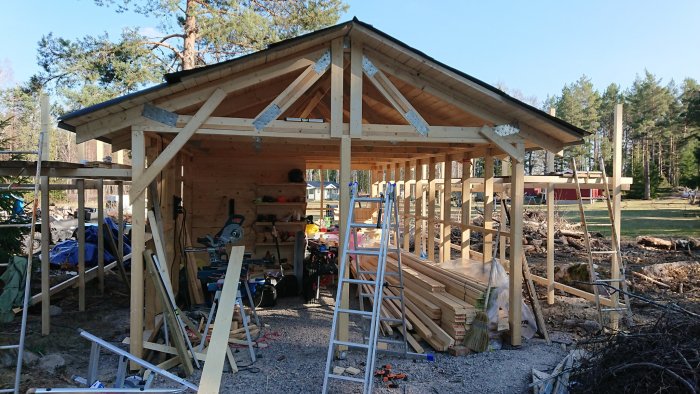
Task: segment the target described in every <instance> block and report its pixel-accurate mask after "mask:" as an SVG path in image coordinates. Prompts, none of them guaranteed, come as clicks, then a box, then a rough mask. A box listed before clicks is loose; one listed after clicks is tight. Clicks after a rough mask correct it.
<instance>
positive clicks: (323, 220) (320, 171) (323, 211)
mask: <svg viewBox="0 0 700 394" xmlns="http://www.w3.org/2000/svg"><path fill="white" fill-rule="evenodd" d="M318 180H319V182H318V183H319V189H321V191H320V193H321V198H320V201H319V203H320V204H321V205H320V208H321V209H320V212H319V214H320V215H321V220H320V221H319V225H320V226H321V228H324V227H326V225H325V222H326V220H325V219H326V211H325V208H324V206H323V203H324V201H323V199H324V196H323V194H324V192H325V190H324V188H323V169H322V168H321V169H319V170H318ZM344 186H346V185H340V188H341V189H342V188H343V187H344Z"/></svg>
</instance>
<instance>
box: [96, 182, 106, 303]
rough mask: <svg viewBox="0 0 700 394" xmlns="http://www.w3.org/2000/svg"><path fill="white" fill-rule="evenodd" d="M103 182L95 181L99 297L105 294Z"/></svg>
mask: <svg viewBox="0 0 700 394" xmlns="http://www.w3.org/2000/svg"><path fill="white" fill-rule="evenodd" d="M104 191H105V190H104V180H102V179H98V180H97V223H98V224H97V228H98V230H97V285H98V287H99V289H100V295H104V293H105V237H104V231H102V229H103V227H102V224H103V223H104V222H105V209H104Z"/></svg>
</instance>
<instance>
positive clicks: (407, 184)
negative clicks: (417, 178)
mask: <svg viewBox="0 0 700 394" xmlns="http://www.w3.org/2000/svg"><path fill="white" fill-rule="evenodd" d="M410 215H411V162H410V161H407V162H405V163H404V166H403V217H402V219H401V220H402V223H403V234H402V236H403V250H404V251H406V252H408V250H409V248H410V247H411V237H410V231H409V229H410V228H411V226H410V224H411V220H410Z"/></svg>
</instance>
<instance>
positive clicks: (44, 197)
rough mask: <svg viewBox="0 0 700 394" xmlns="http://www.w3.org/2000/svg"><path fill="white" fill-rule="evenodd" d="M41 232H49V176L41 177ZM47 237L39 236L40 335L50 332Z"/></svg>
mask: <svg viewBox="0 0 700 394" xmlns="http://www.w3.org/2000/svg"><path fill="white" fill-rule="evenodd" d="M40 181H41V234H42V235H45V234H51V224H50V223H49V220H50V219H49V177H47V176H42V177H41V180H40ZM50 270H51V266H50V263H49V237H48V236H42V237H41V335H49V334H50V332H51V314H50V313H49V310H50V309H49V308H50V306H51V283H50V279H49V271H50Z"/></svg>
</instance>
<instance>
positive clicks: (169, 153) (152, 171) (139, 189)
mask: <svg viewBox="0 0 700 394" xmlns="http://www.w3.org/2000/svg"><path fill="white" fill-rule="evenodd" d="M225 98H226V92H224V91H223V90H222V89H216V90H215V91H214V92H213V93H212V94H211V96H210V97H209V98H208V99H207V101H205V102H204V104H203V105H202V106H201V107H200V108H199V110H198V111H197V113H196V114H195V115H194V116H193V117H192V119H190V121H189V122H187V125H186V126H185V127H183V128H182V130H181V131H180V132H178V133H177V136H176V137H175V139H173V141H172V142H171V143H170V144H168V146H167V147H166V148H165V149H164V150H163V152H161V153H160V155H158V157H157V158H156V159H155V160H154V161H153V163H151V164H150V165H149V166H148V168H146V170H145V171H144V172H143V174H141V176H140V177H138V179H135V180H134V181H133V184H132V185H131V190H130V191H129V199H130V201H136V198H137V197H138V196H140V195H141V193H143V192H144V190H146V187H147V186H148V185H150V184H151V182H153V180H154V179H156V177H157V176H158V174H160V171H161V170H162V169H163V168H165V166H166V165H167V164H168V163H169V162H170V160H172V159H173V158H174V157H175V156H176V155H177V153H178V152H179V151H180V149H182V147H183V146H185V144H186V143H187V141H188V140H189V139H190V138H191V137H192V136H193V135H194V133H195V132H197V129H199V127H201V125H202V123H204V121H205V120H206V119H207V118H209V116H210V115H211V113H212V112H214V110H215V109H216V108H217V107H218V106H219V104H221V102H222V101H223V100H224V99H225ZM166 127H168V126H166Z"/></svg>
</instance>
